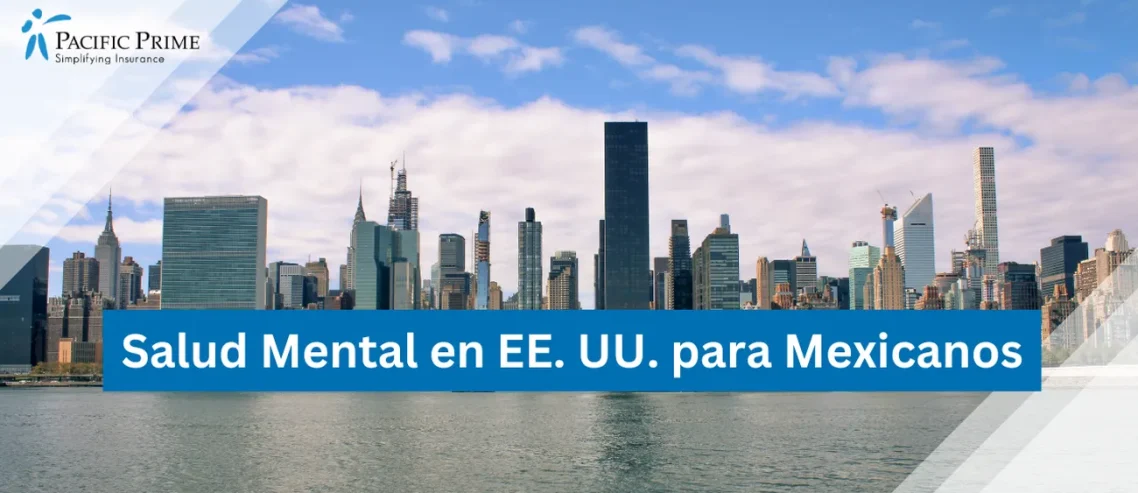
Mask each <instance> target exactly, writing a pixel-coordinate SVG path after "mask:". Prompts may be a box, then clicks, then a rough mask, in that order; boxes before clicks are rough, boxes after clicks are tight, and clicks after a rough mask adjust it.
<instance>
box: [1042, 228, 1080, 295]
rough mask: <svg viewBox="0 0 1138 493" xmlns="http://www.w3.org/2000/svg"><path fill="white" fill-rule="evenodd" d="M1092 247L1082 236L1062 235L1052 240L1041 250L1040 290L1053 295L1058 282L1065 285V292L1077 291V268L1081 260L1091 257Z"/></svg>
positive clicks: (1044, 293)
mask: <svg viewBox="0 0 1138 493" xmlns="http://www.w3.org/2000/svg"><path fill="white" fill-rule="evenodd" d="M1089 256H1090V249H1089V247H1088V245H1087V242H1085V241H1083V237H1082V236H1077V235H1069V236H1060V237H1058V238H1054V239H1052V240H1051V245H1050V246H1046V247H1043V248H1042V249H1040V250H1039V260H1040V264H1041V265H1040V267H1041V270H1042V275H1041V276H1040V282H1041V286H1040V292H1041V293H1042V294H1043V295H1045V296H1053V295H1054V294H1055V293H1056V291H1055V285H1056V284H1062V285H1063V292H1064V293H1074V292H1075V270H1077V269H1078V268H1079V262H1082V261H1084V260H1086V259H1087V258H1089Z"/></svg>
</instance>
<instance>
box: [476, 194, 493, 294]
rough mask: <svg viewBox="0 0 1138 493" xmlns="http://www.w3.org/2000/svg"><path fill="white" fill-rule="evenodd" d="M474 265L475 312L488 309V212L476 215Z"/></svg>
mask: <svg viewBox="0 0 1138 493" xmlns="http://www.w3.org/2000/svg"><path fill="white" fill-rule="evenodd" d="M474 264H475V268H476V269H477V271H476V272H477V279H478V287H477V288H475V293H476V294H475V296H476V299H475V302H474V309H475V310H487V309H489V308H490V211H481V212H479V213H478V237H477V238H476V239H475V240H474Z"/></svg>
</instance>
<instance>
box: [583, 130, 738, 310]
mask: <svg viewBox="0 0 1138 493" xmlns="http://www.w3.org/2000/svg"><path fill="white" fill-rule="evenodd" d="M604 187H605V255H604V269H605V270H604V283H605V286H604V288H605V291H604V292H605V309H606V310H644V309H647V308H648V297H647V296H646V294H647V293H648V292H650V289H651V286H650V284H649V281H650V276H649V270H650V268H651V266H650V263H651V255H650V254H649V251H648V248H649V241H648V240H649V238H648V123H646V122H605V185H604ZM736 275H737V274H736Z"/></svg>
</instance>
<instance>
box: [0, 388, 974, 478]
mask: <svg viewBox="0 0 1138 493" xmlns="http://www.w3.org/2000/svg"><path fill="white" fill-rule="evenodd" d="M984 397H985V395H983V394H451V393H434V394H323V393H311V394H134V393H103V392H102V391H101V390H98V389H74V388H72V389H7V390H5V389H0V491H2V492H5V493H7V492H20V493H32V492H49V491H50V492H60V491H66V492H116V493H117V492H124V493H126V492H166V491H170V492H187V493H218V492H308V491H311V492H321V493H340V492H364V491H377V492H381V491H383V492H386V491H390V492H432V493H433V492H451V491H454V492H466V491H472V492H555V491H556V492H560V491H565V492H593V491H597V492H654V491H748V492H750V491H772V492H774V491H802V492H842V493H847V492H859V491H865V492H888V491H891V490H892V489H893V488H895V487H896V485H897V484H899V483H900V482H901V481H902V480H903V479H904V478H905V476H907V475H908V474H909V473H910V472H911V471H912V470H913V469H914V468H916V466H917V464H919V463H920V462H921V461H922V460H923V459H924V458H925V457H926V456H927V455H928V454H929V453H930V452H932V450H933V449H934V448H936V446H937V445H938V444H939V443H940V442H941V441H942V440H943V439H944V438H945V437H946V436H948V434H949V433H951V432H952V430H953V429H954V428H955V427H956V425H957V424H959V423H960V422H961V421H962V420H963V419H964V418H965V417H967V415H968V414H969V413H970V412H971V411H972V410H973V409H974V408H975V407H976V406H977V405H978V404H979V403H980V401H981V400H983V398H984Z"/></svg>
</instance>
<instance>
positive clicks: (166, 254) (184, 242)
mask: <svg viewBox="0 0 1138 493" xmlns="http://www.w3.org/2000/svg"><path fill="white" fill-rule="evenodd" d="M267 222H268V201H266V200H265V198H264V197H257V196H252V197H250V196H227V197H181V198H167V199H166V200H165V207H164V210H163V213H162V305H161V306H162V309H163V310H207V309H214V310H217V309H244V310H254V309H262V308H264V306H265V299H266V297H265V275H266V272H265V270H266V269H265V235H266V226H267Z"/></svg>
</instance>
